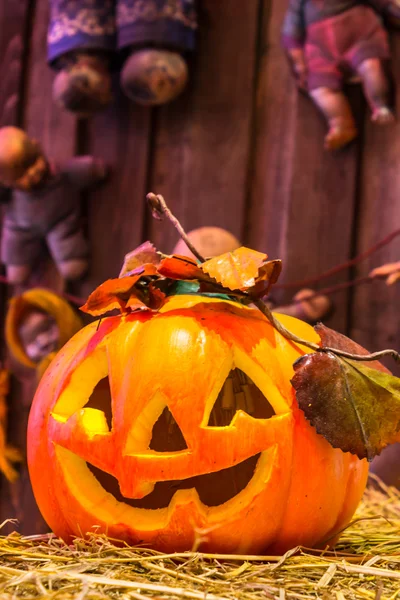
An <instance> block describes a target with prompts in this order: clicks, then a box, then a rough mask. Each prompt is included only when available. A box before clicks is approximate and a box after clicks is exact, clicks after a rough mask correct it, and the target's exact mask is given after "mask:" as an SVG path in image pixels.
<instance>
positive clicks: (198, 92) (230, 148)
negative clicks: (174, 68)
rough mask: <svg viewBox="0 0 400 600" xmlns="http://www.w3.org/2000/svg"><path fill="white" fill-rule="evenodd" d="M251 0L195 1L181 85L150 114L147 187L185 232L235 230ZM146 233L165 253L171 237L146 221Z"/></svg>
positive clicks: (242, 193) (248, 106) (247, 101)
mask: <svg viewBox="0 0 400 600" xmlns="http://www.w3.org/2000/svg"><path fill="white" fill-rule="evenodd" d="M258 4H259V3H258V2H257V1H254V2H237V1H236V0H226V1H225V2H223V3H220V2H214V0H203V1H202V2H201V3H200V19H199V44H198V52H197V55H196V60H195V64H193V68H192V69H191V82H190V84H189V88H188V89H187V90H186V92H185V93H184V94H183V96H182V97H181V98H180V99H178V100H177V101H176V102H174V103H172V104H171V105H168V106H166V107H163V108H162V109H160V111H159V113H158V119H157V124H158V126H157V128H156V130H155V139H154V152H153V158H154V161H153V165H152V172H151V182H150V183H151V187H152V190H151V191H154V192H156V193H161V194H163V195H164V196H165V198H166V199H167V201H168V203H169V204H170V206H171V209H172V210H173V211H174V212H175V213H176V215H177V216H178V217H179V218H180V219H181V221H182V223H183V225H184V227H185V228H186V229H187V230H190V229H193V228H195V227H201V226H205V225H215V226H220V227H224V228H225V229H228V230H229V231H231V232H232V233H233V234H234V235H236V236H238V237H239V238H241V237H242V235H243V225H244V213H245V201H246V196H247V175H248V161H249V156H250V141H251V120H252V107H253V88H254V74H255V62H256V54H255V53H256V41H257V22H258V16H259V6H258ZM148 237H149V238H151V239H152V240H153V241H154V242H155V243H156V245H158V246H159V247H160V249H162V250H163V251H166V252H168V251H171V250H172V248H173V246H174V244H175V242H176V241H177V239H178V238H177V234H176V232H175V231H174V230H173V228H171V227H170V226H169V225H168V224H165V223H154V222H151V223H150V227H149V230H148Z"/></svg>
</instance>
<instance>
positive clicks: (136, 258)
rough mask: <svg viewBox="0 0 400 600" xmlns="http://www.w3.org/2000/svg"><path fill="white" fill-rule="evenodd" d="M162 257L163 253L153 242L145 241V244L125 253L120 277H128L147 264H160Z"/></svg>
mask: <svg viewBox="0 0 400 600" xmlns="http://www.w3.org/2000/svg"><path fill="white" fill-rule="evenodd" d="M161 258H162V254H161V253H160V252H158V251H157V249H156V248H155V246H153V244H152V243H151V242H144V244H142V245H141V246H139V247H138V248H135V250H132V252H128V254H126V255H125V258H124V264H123V265H122V269H121V272H120V274H119V277H127V276H129V275H131V273H132V271H134V270H135V269H137V268H138V267H141V266H143V265H145V264H153V265H155V266H158V265H159V264H160V260H161Z"/></svg>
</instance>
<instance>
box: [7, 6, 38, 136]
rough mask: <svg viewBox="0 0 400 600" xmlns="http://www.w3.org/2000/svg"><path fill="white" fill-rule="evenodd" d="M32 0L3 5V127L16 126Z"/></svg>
mask: <svg viewBox="0 0 400 600" xmlns="http://www.w3.org/2000/svg"><path fill="white" fill-rule="evenodd" d="M30 4H31V2H30V0H20V1H18V2H12V3H10V2H2V3H1V4H0V73H1V80H2V81H1V87H0V126H1V127H2V126H4V125H16V124H17V122H18V112H19V109H20V98H21V90H22V85H21V84H22V81H21V80H22V72H23V59H24V56H25V52H26V42H27V35H26V34H27V25H28V23H27V20H28V12H29V8H30Z"/></svg>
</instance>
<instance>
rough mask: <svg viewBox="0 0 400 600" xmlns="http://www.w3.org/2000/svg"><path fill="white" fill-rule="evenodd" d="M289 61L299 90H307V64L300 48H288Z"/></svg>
mask: <svg viewBox="0 0 400 600" xmlns="http://www.w3.org/2000/svg"><path fill="white" fill-rule="evenodd" d="M288 57H289V62H290V65H291V68H292V71H293V75H294V76H295V78H296V83H297V87H298V88H299V89H300V90H304V91H307V73H308V69H307V64H306V59H305V56H304V51H303V49H302V48H292V49H290V50H288Z"/></svg>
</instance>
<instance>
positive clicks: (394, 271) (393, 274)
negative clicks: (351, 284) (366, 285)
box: [369, 261, 400, 285]
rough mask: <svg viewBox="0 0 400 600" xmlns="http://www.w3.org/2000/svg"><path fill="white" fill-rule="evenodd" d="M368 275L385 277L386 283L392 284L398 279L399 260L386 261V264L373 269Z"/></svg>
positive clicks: (399, 270) (399, 271)
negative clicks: (393, 261)
mask: <svg viewBox="0 0 400 600" xmlns="http://www.w3.org/2000/svg"><path fill="white" fill-rule="evenodd" d="M369 276H370V277H373V278H375V277H386V278H387V279H386V283H387V285H392V284H393V283H396V281H399V280H400V261H399V262H395V263H388V264H386V265H382V267H377V268H376V269H373V270H372V271H371V272H370V274H369Z"/></svg>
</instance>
